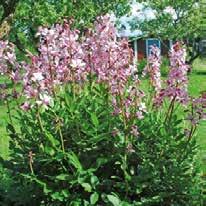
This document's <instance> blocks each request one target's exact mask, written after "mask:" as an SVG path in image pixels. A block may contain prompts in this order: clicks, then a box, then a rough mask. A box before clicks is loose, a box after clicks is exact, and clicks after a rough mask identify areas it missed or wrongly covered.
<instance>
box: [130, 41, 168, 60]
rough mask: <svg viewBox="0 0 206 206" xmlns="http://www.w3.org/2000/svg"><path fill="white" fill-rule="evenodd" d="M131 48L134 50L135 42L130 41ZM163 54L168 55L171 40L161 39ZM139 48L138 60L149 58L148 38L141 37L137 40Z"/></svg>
mask: <svg viewBox="0 0 206 206" xmlns="http://www.w3.org/2000/svg"><path fill="white" fill-rule="evenodd" d="M130 45H131V48H132V49H133V51H134V42H130ZM160 45H161V55H163V56H168V52H169V50H170V41H169V40H161V42H160ZM137 50H138V60H141V59H143V58H147V49H146V40H145V39H139V40H138V41H137Z"/></svg>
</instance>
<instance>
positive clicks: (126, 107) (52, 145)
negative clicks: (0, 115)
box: [1, 17, 206, 206]
mask: <svg viewBox="0 0 206 206" xmlns="http://www.w3.org/2000/svg"><path fill="white" fill-rule="evenodd" d="M38 35H40V37H41V44H40V47H39V54H38V55H36V56H31V59H30V62H29V63H27V64H26V63H24V62H21V63H19V62H17V61H16V58H15V55H14V53H13V50H10V47H9V44H8V43H6V44H3V46H4V47H2V48H3V52H2V57H1V58H2V59H1V62H3V64H4V65H9V66H4V67H3V70H2V72H3V73H4V74H7V75H8V76H9V77H10V78H11V81H12V83H13V84H14V85H16V84H17V83H18V82H19V81H18V80H19V79H20V83H22V84H23V86H22V87H23V91H22V94H23V99H22V101H23V100H24V102H23V104H22V105H21V106H20V105H19V106H20V108H19V109H18V110H17V115H15V118H16V121H17V122H18V128H15V127H14V125H13V124H12V122H13V121H12V119H13V118H14V117H13V116H12V114H11V112H12V111H10V112H9V114H10V123H9V124H8V128H7V129H8V133H9V135H10V150H11V155H10V159H9V160H7V161H6V160H2V161H1V162H2V164H3V165H4V167H5V168H7V169H8V171H9V174H10V176H11V177H12V178H11V180H12V184H11V185H12V186H11V187H9V188H10V189H9V190H7V191H4V197H3V201H4V202H6V204H7V205H12V204H16V205H51V206H52V205H55V206H58V205H69V206H78V205H79V206H82V205H83V206H86V205H113V206H117V205H122V206H129V205H131V206H135V205H136V206H140V205H142V206H143V205H154V206H156V205H158V206H166V205H171V206H172V205H173V206H178V205H181V206H184V205H185V206H193V205H195V206H196V205H197V204H200V203H201V201H202V200H201V187H200V180H199V176H198V174H199V173H198V169H197V166H196V162H195V157H196V148H197V145H196V142H195V139H194V138H193V136H194V135H195V131H196V128H197V125H198V123H199V121H200V120H201V119H202V118H204V115H205V105H206V100H205V99H206V98H205V96H206V95H205V94H203V95H202V96H201V97H199V98H196V99H191V100H190V98H189V96H188V94H187V88H186V85H187V76H186V75H187V72H186V70H187V65H186V64H185V59H184V49H183V48H182V46H181V45H180V44H179V43H177V44H175V45H174V46H173V51H172V53H171V57H170V63H171V67H170V72H169V75H168V80H167V82H166V85H165V86H164V87H163V85H162V84H161V79H160V76H159V74H160V71H159V67H160V57H159V52H158V49H157V48H156V47H153V48H152V49H153V52H152V53H151V56H150V58H149V62H148V65H147V69H146V71H147V72H148V74H149V76H150V83H151V87H152V88H153V90H151V91H152V93H151V94H150V95H148V94H147V93H146V92H145V93H144V92H143V91H142V90H141V89H140V81H139V79H138V78H137V76H135V75H134V74H133V73H132V71H133V68H134V66H133V65H132V64H131V62H132V56H131V53H132V52H131V50H130V49H129V48H128V43H127V42H125V40H118V41H117V40H116V37H115V30H114V27H113V25H112V24H111V22H110V21H109V18H108V17H102V18H99V19H98V21H97V22H96V23H95V25H94V29H93V30H92V31H88V33H87V34H86V36H83V37H81V38H80V37H79V32H78V31H76V30H71V29H70V24H69V23H67V22H65V23H64V24H63V25H59V24H57V25H54V26H53V27H52V28H50V29H48V28H41V30H40V31H39V33H38ZM11 54H12V55H11ZM30 55H31V54H30ZM10 57H12V58H10ZM120 57H121V58H120ZM8 59H9V60H8ZM8 61H9V62H8ZM5 62H6V63H7V64H5ZM21 67H23V68H25V70H26V71H25V72H20V70H19V68H21ZM12 68H15V72H13V71H12V70H11V69H12ZM174 74H175V75H174ZM177 74H178V75H177ZM17 77H18V78H17ZM22 80H23V81H22ZM159 81H160V82H159ZM177 82H178V84H177ZM145 96H146V97H148V102H149V103H148V104H147V105H146V104H145ZM25 100H26V101H25ZM6 101H7V103H8V105H9V100H8V99H7V98H6ZM18 102H19V99H18ZM165 105H168V106H167V107H166V109H163V107H164V106H165ZM182 105H183V106H187V111H185V115H186V116H183V117H182V116H181V115H178V112H179V110H177V107H178V106H180V109H182V108H183V107H182ZM182 110H183V109H182ZM186 128H189V129H186ZM12 187H15V188H20V190H21V189H22V191H23V192H24V195H26V198H22V197H21V196H18V195H16V196H14V197H12V196H11V195H10V191H12V190H11V188H12ZM17 194H18V192H17ZM17 196H18V197H17ZM8 197H10V198H8ZM15 197H17V198H15Z"/></svg>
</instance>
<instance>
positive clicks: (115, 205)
mask: <svg viewBox="0 0 206 206" xmlns="http://www.w3.org/2000/svg"><path fill="white" fill-rule="evenodd" d="M107 198H108V200H109V201H110V202H111V203H112V204H113V206H119V205H120V200H119V198H118V197H116V196H114V195H107Z"/></svg>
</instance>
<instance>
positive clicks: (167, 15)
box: [132, 0, 204, 63]
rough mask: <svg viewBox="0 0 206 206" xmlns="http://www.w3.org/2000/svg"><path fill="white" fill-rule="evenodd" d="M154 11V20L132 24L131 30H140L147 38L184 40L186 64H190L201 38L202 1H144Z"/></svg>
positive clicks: (197, 54)
mask: <svg viewBox="0 0 206 206" xmlns="http://www.w3.org/2000/svg"><path fill="white" fill-rule="evenodd" d="M143 2H146V3H147V5H148V6H149V7H151V8H152V9H154V10H155V11H156V12H155V16H156V18H155V19H152V20H148V21H144V22H143V23H140V22H138V21H136V22H132V26H133V28H137V27H138V28H140V29H141V30H142V31H144V32H145V33H146V34H147V36H156V37H160V38H163V39H166V38H167V39H168V38H169V39H173V40H186V45H187V48H188V54H189V58H188V63H192V62H193V60H194V59H195V58H197V57H198V56H199V55H200V53H199V48H198V46H197V45H198V43H199V42H200V40H201V37H202V36H203V30H202V22H203V21H204V17H203V15H202V12H201V8H203V7H202V5H203V2H202V1H197V0H188V1H184V0H178V1H173V0H149V1H148V0H145V1H143Z"/></svg>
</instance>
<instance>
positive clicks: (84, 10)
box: [0, 0, 129, 52]
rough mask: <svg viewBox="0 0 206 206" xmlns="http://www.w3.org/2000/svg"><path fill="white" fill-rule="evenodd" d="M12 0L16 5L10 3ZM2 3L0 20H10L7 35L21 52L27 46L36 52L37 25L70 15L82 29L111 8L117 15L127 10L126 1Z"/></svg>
mask: <svg viewBox="0 0 206 206" xmlns="http://www.w3.org/2000/svg"><path fill="white" fill-rule="evenodd" d="M13 1H15V2H16V4H12V3H10V2H13ZM4 4H5V3H2V2H1V1H0V8H1V9H2V12H0V16H1V18H2V19H1V22H2V21H7V22H8V23H9V26H10V32H9V34H8V37H9V39H10V41H12V42H14V43H15V45H16V46H17V47H18V49H19V50H20V51H21V52H25V50H26V49H27V50H29V51H32V52H34V51H36V44H37V39H36V37H35V34H36V32H37V30H38V27H39V26H51V25H52V24H54V23H56V22H59V21H63V19H65V18H66V19H70V18H73V19H75V24H74V27H75V28H78V29H80V30H83V29H84V28H85V27H90V26H91V25H92V24H91V23H92V22H93V21H94V19H95V18H96V17H97V16H99V15H104V14H106V13H107V12H110V11H113V12H114V13H115V14H116V15H118V16H119V15H122V14H123V13H125V12H127V11H128V9H129V7H128V2H127V0H113V1H110V0H104V1H101V0H100V1H99V0H98V1H96V0H87V1H85V0H72V1H71V0H58V1H56V0H35V1H34V0H9V1H8V5H7V4H5V7H4V6H3V5H4ZM7 8H8V9H9V10H8V9H7ZM7 13H8V14H7ZM4 14H7V15H6V16H5V15H4ZM9 15H10V16H12V17H11V20H8V19H7V16H9ZM4 16H5V17H6V18H4ZM0 30H1V29H0Z"/></svg>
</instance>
